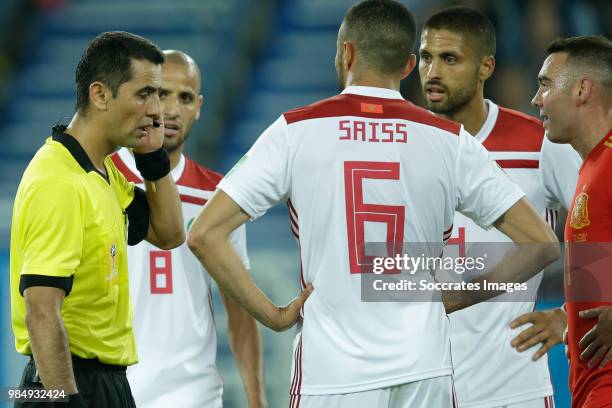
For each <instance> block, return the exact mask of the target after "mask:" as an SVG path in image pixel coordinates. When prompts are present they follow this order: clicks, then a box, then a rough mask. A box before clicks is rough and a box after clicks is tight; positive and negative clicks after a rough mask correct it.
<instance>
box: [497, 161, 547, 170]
mask: <svg viewBox="0 0 612 408" xmlns="http://www.w3.org/2000/svg"><path fill="white" fill-rule="evenodd" d="M496 162H497V164H499V167H501V168H502V169H537V168H540V161H539V160H530V159H507V160H496Z"/></svg>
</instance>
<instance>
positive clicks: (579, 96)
mask: <svg viewBox="0 0 612 408" xmlns="http://www.w3.org/2000/svg"><path fill="white" fill-rule="evenodd" d="M592 91H593V80H592V79H591V78H588V77H582V78H580V79H579V80H578V81H576V86H574V97H575V99H576V106H581V105H584V104H585V103H586V101H587V100H588V99H589V97H590V96H591V93H592Z"/></svg>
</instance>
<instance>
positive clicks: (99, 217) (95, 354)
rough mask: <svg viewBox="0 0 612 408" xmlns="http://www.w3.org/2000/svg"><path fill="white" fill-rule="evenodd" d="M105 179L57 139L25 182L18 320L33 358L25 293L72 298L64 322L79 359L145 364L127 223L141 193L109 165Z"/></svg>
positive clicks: (66, 139) (24, 350) (19, 221)
mask: <svg viewBox="0 0 612 408" xmlns="http://www.w3.org/2000/svg"><path fill="white" fill-rule="evenodd" d="M104 166H105V167H106V172H107V174H108V178H106V177H105V176H104V175H103V174H102V173H100V172H98V171H97V170H96V169H95V167H94V166H93V164H92V163H91V161H90V160H89V157H88V156H87V154H86V153H85V151H84V150H83V148H82V147H81V145H80V144H79V143H78V142H77V141H76V139H74V138H73V137H72V136H69V135H67V134H65V133H55V134H54V135H53V138H49V139H47V141H46V142H45V144H44V145H43V146H42V147H41V148H40V149H39V150H38V152H37V153H36V155H35V156H34V158H33V159H32V161H31V162H30V164H29V165H28V167H27V169H26V171H25V172H24V174H23V178H22V180H21V183H20V184H19V189H18V191H17V196H16V198H15V204H14V210H13V220H12V226H11V258H10V271H11V272H10V273H11V312H12V322H13V331H14V333H15V346H16V348H17V351H18V352H19V353H21V354H32V351H31V348H30V340H29V336H28V330H27V328H26V324H25V302H24V299H23V290H25V288H27V287H30V286H56V287H62V288H64V289H65V290H66V292H67V296H66V298H65V300H64V303H63V305H62V317H63V320H64V326H65V328H66V332H67V333H68V341H69V344H70V350H71V352H72V354H74V355H77V356H79V357H82V358H98V359H99V360H100V361H101V362H103V363H107V364H116V365H130V364H134V363H136V362H137V355H136V343H135V339H134V333H133V331H132V312H131V306H130V300H129V287H128V271H127V255H126V252H127V247H126V245H127V244H126V235H127V227H126V224H127V218H126V215H125V210H126V208H127V206H128V205H129V204H130V203H131V202H132V200H133V198H134V186H133V184H131V183H128V182H127V180H126V179H125V177H123V175H122V174H121V173H120V172H119V171H118V170H117V168H116V167H115V166H114V164H113V162H112V160H111V159H110V158H106V159H105V160H104Z"/></svg>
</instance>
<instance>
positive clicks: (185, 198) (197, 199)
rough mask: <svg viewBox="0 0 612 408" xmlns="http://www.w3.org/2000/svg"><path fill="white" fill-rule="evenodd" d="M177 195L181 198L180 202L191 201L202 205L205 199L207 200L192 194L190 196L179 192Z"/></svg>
mask: <svg viewBox="0 0 612 408" xmlns="http://www.w3.org/2000/svg"><path fill="white" fill-rule="evenodd" d="M179 197H180V199H181V202H183V203H191V204H196V205H204V204H206V201H207V200H205V199H203V198H200V197H194V196H190V195H187V194H179Z"/></svg>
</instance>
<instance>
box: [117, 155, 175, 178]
mask: <svg viewBox="0 0 612 408" xmlns="http://www.w3.org/2000/svg"><path fill="white" fill-rule="evenodd" d="M117 154H118V155H119V158H120V159H121V161H122V162H123V163H125V165H126V166H127V167H128V169H130V171H131V172H132V173H134V174H136V175H137V176H138V177H140V172H139V171H138V169H137V168H136V161H135V160H134V156H132V154H131V153H130V151H129V150H128V149H127V148H125V147H122V148H121V149H120V150H119V152H117ZM184 171H185V156H184V155H183V154H182V153H181V158H180V159H179V162H178V164H177V165H176V167H174V168H173V169H172V171H171V172H170V173H171V174H172V179H173V180H174V182H175V183H176V182H177V181H178V180H179V179H180V178H181V176H182V175H183V172H184Z"/></svg>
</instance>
